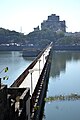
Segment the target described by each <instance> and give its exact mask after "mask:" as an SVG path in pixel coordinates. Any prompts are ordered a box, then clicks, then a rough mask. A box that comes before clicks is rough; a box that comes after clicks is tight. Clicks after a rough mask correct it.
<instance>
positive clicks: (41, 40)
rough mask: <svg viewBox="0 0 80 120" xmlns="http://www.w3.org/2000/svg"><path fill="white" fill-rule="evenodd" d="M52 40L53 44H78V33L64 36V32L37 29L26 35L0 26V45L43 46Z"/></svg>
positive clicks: (79, 39)
mask: <svg viewBox="0 0 80 120" xmlns="http://www.w3.org/2000/svg"><path fill="white" fill-rule="evenodd" d="M51 41H53V43H54V45H80V35H79V36H77V33H75V35H70V36H65V34H64V32H62V31H57V32H53V31H51V30H50V29H45V30H37V31H33V32H30V33H29V34H27V35H24V34H22V33H19V32H16V31H10V30H8V29H4V28H0V45H2V44H12V43H17V44H20V45H27V44H33V45H34V46H40V47H44V46H46V45H47V44H49V43H50V42H51Z"/></svg>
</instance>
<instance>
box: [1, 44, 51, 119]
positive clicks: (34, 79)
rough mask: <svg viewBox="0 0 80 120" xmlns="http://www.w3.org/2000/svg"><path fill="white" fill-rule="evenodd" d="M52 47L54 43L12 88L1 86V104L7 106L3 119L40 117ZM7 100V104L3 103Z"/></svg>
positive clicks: (38, 57)
mask: <svg viewBox="0 0 80 120" xmlns="http://www.w3.org/2000/svg"><path fill="white" fill-rule="evenodd" d="M51 48H52V43H51V44H50V45H49V46H47V47H46V48H45V49H44V50H43V51H42V52H41V53H40V54H39V55H38V56H37V58H36V59H35V60H34V61H33V62H32V63H31V64H30V65H29V67H28V68H27V69H26V70H25V71H24V72H23V73H22V74H21V75H20V76H19V77H18V78H17V80H16V81H15V82H14V83H13V84H12V85H11V86H10V88H7V86H5V85H3V86H2V87H1V89H3V93H2V94H0V97H1V99H3V101H4V102H3V101H0V105H1V106H2V107H3V108H4V107H5V110H3V112H2V111H0V115H2V116H1V117H0V118H1V120H7V119H8V120H22V119H23V120H30V119H32V120H38V119H39V117H40V113H41V109H42V103H43V100H44V95H45V93H46V88H47V83H48V78H49V72H50V65H51V55H52V54H51ZM0 93H1V90H0ZM5 102H6V104H3V103H5ZM6 112H7V114H6ZM3 114H4V115H3Z"/></svg>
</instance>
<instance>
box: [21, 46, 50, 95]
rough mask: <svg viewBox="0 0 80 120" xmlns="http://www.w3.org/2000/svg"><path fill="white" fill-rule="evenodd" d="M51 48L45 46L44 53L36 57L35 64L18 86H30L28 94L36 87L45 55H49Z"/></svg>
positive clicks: (44, 61)
mask: <svg viewBox="0 0 80 120" xmlns="http://www.w3.org/2000/svg"><path fill="white" fill-rule="evenodd" d="M50 49H51V46H49V47H48V48H46V50H45V51H44V53H43V54H42V55H41V57H40V58H39V59H38V61H37V63H36V64H35V66H34V67H33V68H32V69H30V70H29V74H28V75H27V76H26V78H25V79H24V81H23V82H22V83H21V85H20V86H19V88H27V87H29V88H30V95H32V93H33V92H34V89H35V87H36V84H37V82H38V79H39V76H40V74H41V72H42V70H43V68H44V65H45V63H46V57H47V55H49V51H50Z"/></svg>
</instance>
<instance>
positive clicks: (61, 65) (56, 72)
mask: <svg viewBox="0 0 80 120" xmlns="http://www.w3.org/2000/svg"><path fill="white" fill-rule="evenodd" d="M71 93H77V94H79V95H80V52H65V51H63V52H60V51H59V52H57V51H56V52H53V58H52V65H51V72H50V78H49V83H48V90H47V95H46V97H50V96H55V95H58V96H59V95H70V94H71ZM43 120H80V101H79V100H64V101H63V100H62V101H61V100H57V101H52V102H50V101H49V102H46V103H45V107H44V116H43Z"/></svg>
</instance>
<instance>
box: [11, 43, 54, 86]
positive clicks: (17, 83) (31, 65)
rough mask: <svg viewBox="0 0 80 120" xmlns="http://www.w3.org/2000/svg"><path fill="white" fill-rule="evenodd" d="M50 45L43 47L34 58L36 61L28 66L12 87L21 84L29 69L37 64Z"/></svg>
mask: <svg viewBox="0 0 80 120" xmlns="http://www.w3.org/2000/svg"><path fill="white" fill-rule="evenodd" d="M51 44H52V43H50V44H49V45H48V46H51ZM48 46H46V48H44V49H43V51H42V52H41V53H40V54H39V55H38V56H37V57H36V58H35V59H34V61H33V62H32V63H31V64H30V65H29V66H28V68H27V69H26V70H25V71H24V72H23V73H22V74H21V75H20V76H19V77H18V78H17V79H16V80H15V82H14V83H13V84H12V85H11V86H10V87H19V86H20V84H21V83H22V82H23V81H24V79H25V78H26V76H27V75H28V74H29V70H30V69H32V68H33V67H34V66H35V64H36V63H37V61H38V60H39V58H40V57H41V55H42V54H43V53H44V51H45V50H46V49H47V48H48Z"/></svg>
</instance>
